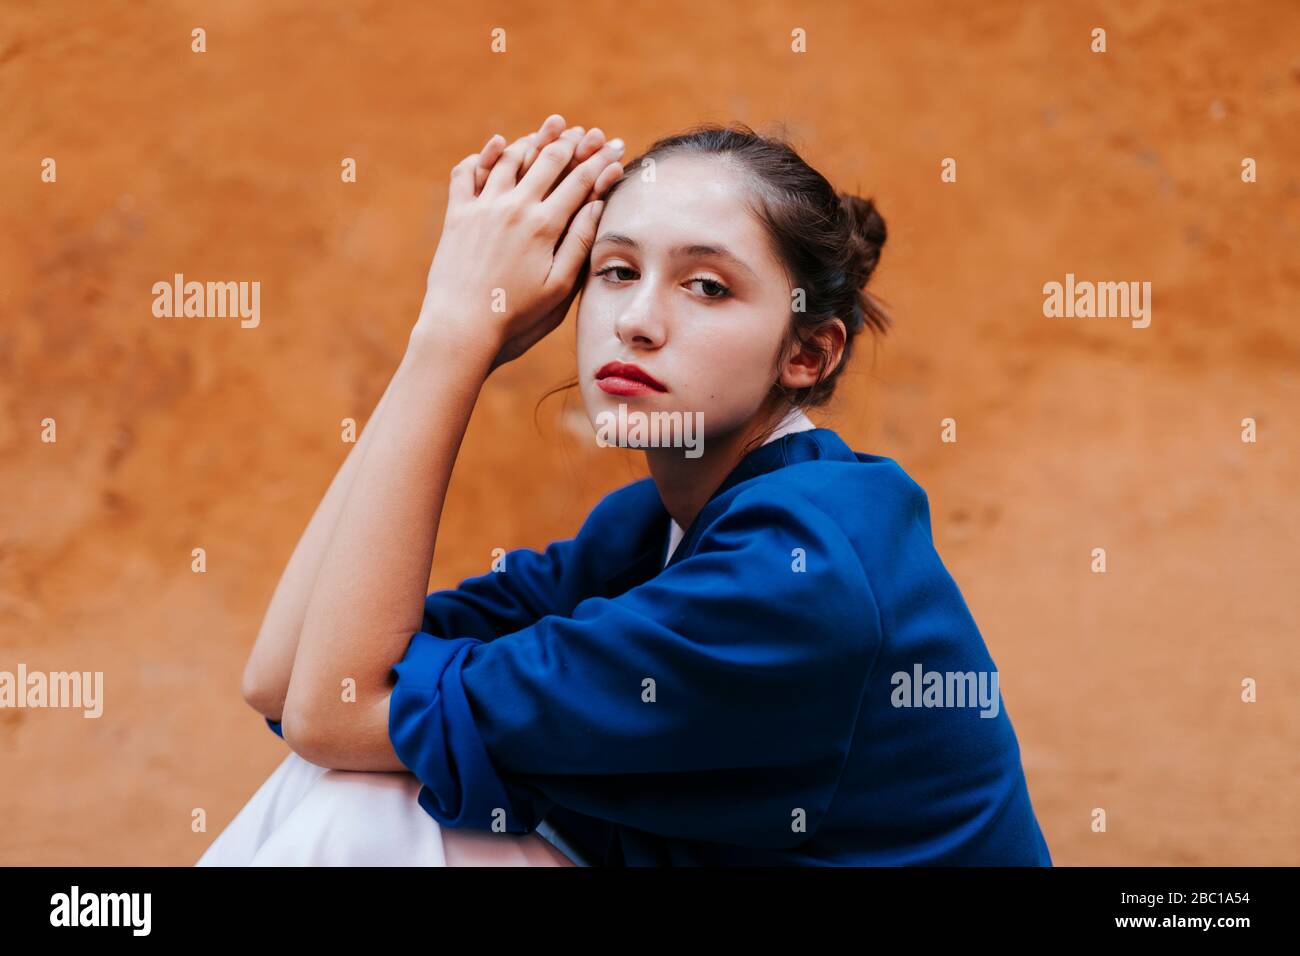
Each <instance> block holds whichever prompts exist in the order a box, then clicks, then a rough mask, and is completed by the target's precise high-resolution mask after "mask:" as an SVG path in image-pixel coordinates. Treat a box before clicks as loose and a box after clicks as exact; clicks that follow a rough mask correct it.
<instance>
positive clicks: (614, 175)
mask: <svg viewBox="0 0 1300 956" xmlns="http://www.w3.org/2000/svg"><path fill="white" fill-rule="evenodd" d="M622 176H623V164H622V163H617V162H616V163H610V164H609V165H608V166H606V167H605V170H604V172H602V173H601V174H600V175H599V176H597V177H596V185H594V186H592V187H591V196H590V197H589V198H591V199H599V198H601V197H602V196H604V195H605V193H606V191H608V189H609V187H610V186H612V185H614V183H616V182H618V181H619V179H621V178H622Z"/></svg>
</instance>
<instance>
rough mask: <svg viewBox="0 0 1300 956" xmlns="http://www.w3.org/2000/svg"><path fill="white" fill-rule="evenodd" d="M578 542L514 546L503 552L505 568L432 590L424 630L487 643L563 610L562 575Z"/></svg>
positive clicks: (563, 575)
mask: <svg viewBox="0 0 1300 956" xmlns="http://www.w3.org/2000/svg"><path fill="white" fill-rule="evenodd" d="M574 544H575V542H574V540H573V539H569V540H566V541H553V542H552V543H551V544H549V545H547V547H546V550H545V551H540V552H539V551H534V550H532V549H530V548H515V549H514V550H512V551H508V552H506V554H505V555H504V556H503V558H502V562H501V564H502V570H500V571H488V572H487V573H485V574H480V575H478V576H477V577H472V578H466V579H465V580H464V581H462V582H461V583H460V584H458V585H457V586H456V587H455V588H447V589H445V590H440V591H434V592H433V593H432V594H430V595H429V596H428V597H427V598H426V599H425V602H424V623H423V625H422V627H421V631H422V632H424V633H428V634H432V635H433V636H434V637H474V638H477V639H478V640H480V641H484V642H487V641H492V640H495V639H496V638H498V637H500V636H501V635H502V634H509V633H511V632H512V631H518V630H521V629H523V628H525V627H527V626H528V625H530V624H532V623H534V622H535V621H537V619H538V618H541V617H544V616H545V615H547V614H554V613H557V612H559V611H560V610H561V609H563V608H564V607H565V604H564V591H565V589H564V579H565V574H566V571H567V569H568V568H569V563H570V557H571V555H572V553H573V550H574Z"/></svg>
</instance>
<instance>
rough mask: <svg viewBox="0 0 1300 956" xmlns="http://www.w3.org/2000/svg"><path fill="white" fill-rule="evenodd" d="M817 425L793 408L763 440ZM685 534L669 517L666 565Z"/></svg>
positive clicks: (800, 411)
mask: <svg viewBox="0 0 1300 956" xmlns="http://www.w3.org/2000/svg"><path fill="white" fill-rule="evenodd" d="M816 427H817V426H816V425H814V424H813V421H812V419H811V418H809V417H808V416H807V415H805V414H804V413H803V409H799V408H795V409H791V410H790V414H789V415H787V416H786V418H785V421H783V422H782V423H781V424H780V425H779V426H778V427H777V429H776V431H774V432H772V434H771V435H768V436H767V441H765V442H763V444H764V445H766V444H767V443H768V442H774V441H776V440H777V439H778V438H780V437H781V436H782V435H788V434H790V433H791V432H805V431H807V430H808V429H810V428H816ZM685 534H686V531H685V530H684V529H683V528H682V526H681V525H679V524H678V523H677V522H676V521H675V520H673V519H672V518H669V519H668V553H667V555H665V556H664V566H665V567H667V565H668V562H669V561H671V560H672V557H673V552H674V551H676V550H677V545H679V544H681V541H682V537H683V536H684V535H685Z"/></svg>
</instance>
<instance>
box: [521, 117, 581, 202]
mask: <svg viewBox="0 0 1300 956" xmlns="http://www.w3.org/2000/svg"><path fill="white" fill-rule="evenodd" d="M580 138H581V137H578V136H576V135H572V136H571V135H568V133H567V131H566V134H565V135H563V136H561V137H560V138H559V139H557V140H556V141H555V142H553V143H551V144H549V145H548V146H546V147H545V148H544V149H543V150H542V151H541V152H540V153H538V154H537V159H536V161H535V162H534V163H533V168H532V169H530V170H528V172H527V173H525V174H524V177H523V178H522V179H521V180H519V185H518V186H517V187H516V188H517V190H518V191H519V193H520V195H521V196H522V197H523V198H524V199H527V200H530V201H532V202H540V201H541V200H542V198H543V197H544V196H545V195H546V193H547V191H548V190H549V189H550V188H551V187H552V186H553V185H555V183H556V181H557V180H558V179H559V178H560V176H561V175H563V173H564V171H565V170H566V169H567V168H568V166H569V161H570V160H571V159H573V153H574V150H576V149H577V148H578V142H579V139H580Z"/></svg>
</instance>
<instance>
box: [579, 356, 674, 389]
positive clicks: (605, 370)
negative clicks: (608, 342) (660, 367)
mask: <svg viewBox="0 0 1300 956" xmlns="http://www.w3.org/2000/svg"><path fill="white" fill-rule="evenodd" d="M596 385H597V387H598V388H600V389H601V390H602V391H605V392H608V393H609V394H611V395H644V394H646V393H647V392H666V391H668V388H667V386H665V385H664V384H663V383H662V382H660V381H659V380H658V379H656V378H655V377H654V376H653V375H651V374H650V373H649V372H647V371H646V370H645V369H642V368H639V367H638V366H636V365H629V364H628V363H626V362H606V363H605V364H604V365H602V366H601V367H600V370H599V371H598V372H596Z"/></svg>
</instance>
